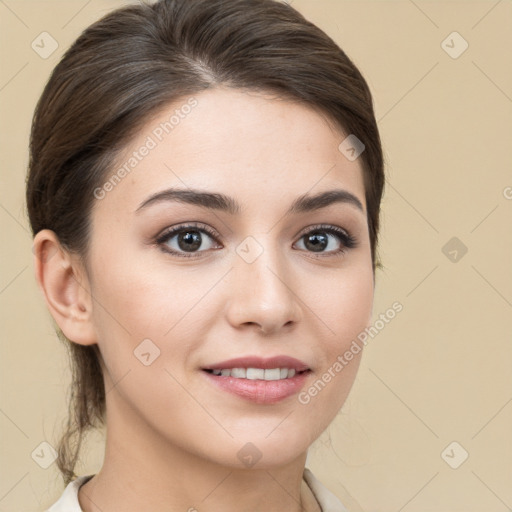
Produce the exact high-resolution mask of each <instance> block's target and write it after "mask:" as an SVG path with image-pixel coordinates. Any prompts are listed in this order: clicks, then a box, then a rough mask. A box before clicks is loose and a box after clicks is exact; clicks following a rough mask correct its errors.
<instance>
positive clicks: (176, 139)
mask: <svg viewBox="0 0 512 512" xmlns="http://www.w3.org/2000/svg"><path fill="white" fill-rule="evenodd" d="M346 136H347V134H345V133H343V132H342V131H341V129H337V128H336V127H335V125H334V123H333V122H332V121H330V120H328V119H327V118H326V116H325V115H322V114H321V113H320V112H319V111H317V110H315V109H313V108H312V107H309V106H306V105H304V104H303V103H299V102H298V101H293V100H289V99H284V98H280V97H277V96H276V95H273V94H269V93H257V92H252V91H251V92H248V91H241V90H236V89H226V88H218V89H212V90H208V91H204V92H201V93H199V94H196V95H192V96H187V97H183V98H181V99H180V100H178V101H176V102H174V103H173V104H172V105H168V106H166V107H165V108H163V109H161V110H160V111H159V112H158V113H157V114H156V115H154V116H153V118H152V119H151V120H149V121H148V122H146V123H145V124H144V126H142V127H141V128H140V130H139V132H138V134H137V136H136V137H135V138H134V139H133V140H132V141H131V143H130V144H129V145H128V146H127V148H126V150H125V151H124V152H123V153H122V154H121V155H120V157H119V158H118V159H117V161H116V164H115V166H114V167H113V168H112V169H111V170H109V172H108V173H107V175H106V176H105V180H104V185H107V186H106V187H104V188H105V190H106V189H108V190H106V194H104V198H103V199H102V201H99V203H101V205H99V204H98V205H97V207H99V208H102V207H106V206H107V205H108V206H110V207H113V208H116V209H121V210H123V209H124V210H129V211H130V212H134V211H135V210H136V208H137V207H138V206H139V205H140V203H141V202H142V201H143V200H144V199H145V198H147V197H148V196H149V195H151V194H154V193H155V192H157V191H158V190H163V189H166V188H171V187H173V188H176V187H179V188H194V189H199V188H201V189H210V190H215V191H224V192H226V193H227V194H229V195H230V196H235V197H237V198H238V202H239V203H242V204H251V203H254V204H258V203H259V204H260V205H261V204H262V203H267V202H273V203H274V204H276V205H279V204H281V205H282V206H285V205H284V204H283V202H284V201H286V202H291V201H292V200H293V199H295V198H296V197H297V196H298V195H303V194H304V193H306V192H308V191H311V192H312V193H317V192H320V191H322V190H326V189H329V188H331V189H332V188H344V189H346V190H348V191H349V192H351V193H353V194H354V195H357V196H358V197H359V199H360V201H361V203H362V204H363V206H365V201H364V183H363V175H362V165H361V161H360V159H359V158H358V159H356V160H354V161H351V160H349V159H347V158H346V156H345V155H344V154H343V152H342V151H340V149H339V146H340V143H341V142H342V141H343V140H344V139H345V138H346ZM288 197H289V198H290V201H288V199H287V198H288Z"/></svg>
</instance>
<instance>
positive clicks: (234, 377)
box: [88, 89, 373, 468]
mask: <svg viewBox="0 0 512 512" xmlns="http://www.w3.org/2000/svg"><path fill="white" fill-rule="evenodd" d="M173 115H174V117H171V116H173ZM166 123H167V124H166ZM347 135H348V134H343V133H342V132H341V131H339V130H337V129H335V128H333V126H332V125H330V124H329V123H328V122H327V121H326V119H325V118H324V117H323V116H322V115H320V114H319V113H317V112H316V111H314V110H312V109H309V108H308V107H305V106H303V105H300V104H298V103H296V102H291V101H288V100H283V99H277V98H276V97H274V96H270V95H264V94H257V93H255V92H252V93H248V92H242V91H239V90H232V89H231V90H227V89H214V90H209V91H206V92H202V93H200V94H197V95H195V96H194V97H193V98H184V99H183V101H181V102H178V103H176V104H173V105H172V106H170V107H169V108H166V109H165V110H163V111H161V112H160V113H159V114H158V115H157V116H155V117H154V119H152V120H151V121H150V122H149V123H147V125H145V126H144V127H143V128H142V129H141V131H140V132H139V134H138V136H137V138H136V139H135V140H134V141H133V142H132V143H131V144H130V147H128V148H127V149H126V152H125V154H124V155H122V156H121V157H120V159H119V161H118V165H117V166H116V167H115V168H114V169H112V172H111V173H109V174H108V175H107V177H106V180H105V185H104V186H103V187H102V188H101V189H97V190H96V191H95V195H96V198H97V199H95V204H94V209H93V212H92V231H91V239H90V250H89V253H88V262H89V268H90V275H89V286H90V290H91V293H92V296H93V297H94V303H93V315H92V319H91V321H92V323H93V325H94V332H95V335H96V342H97V343H98V345H99V348H100V351H101V353H102V355H103V358H104V362H105V365H106V373H105V378H106V382H107V384H106V387H107V391H108V392H107V395H106V400H107V415H108V417H109V421H110V422H111V424H112V425H116V429H117V433H118V435H120V436H126V440H127V441H126V442H129V438H130V435H141V432H144V436H145V437H146V438H151V439H153V440H155V443H160V445H161V446H165V445H169V446H171V445H172V446H178V447H179V448H180V449H183V450H185V451H186V452H188V453H192V454H194V455H196V456H199V457H201V458H203V459H208V460H210V461H211V462H215V463H220V464H223V465H228V466H233V467H240V466H242V465H243V464H247V459H244V457H243V456H244V455H245V454H249V455H253V456H255V457H256V458H258V457H261V459H260V460H259V462H258V465H259V466H258V467H261V468H265V467H272V466H275V465H278V464H284V463H287V462H290V461H292V460H294V459H295V458H297V457H298V456H299V455H301V454H304V453H305V452H306V451H307V449H308V447H309V445H310V444H311V443H312V442H313V441H314V440H315V439H316V438H317V437H318V436H319V435H320V434H321V433H322V431H323V430H325V429H326V428H327V426H328V425H329V423H330V422H331V421H332V420H333V418H334V417H335V415H336V414H337V413H338V411H339V409H340V407H341V406H342V404H343V402H344V401H345V399H346V397H347V395H348V393H349V391H350V388H351V386H352V383H353V380H354V378H355V375H356V372H357V368H358V365H359V360H360V357H361V351H360V350H359V351H358V352H356V351H355V350H353V351H352V358H351V359H350V360H347V358H346V357H344V354H345V353H346V352H347V351H348V350H349V349H350V347H351V344H352V342H353V341H354V340H356V338H357V335H358V334H359V333H360V332H361V331H363V330H364V328H365V327H366V326H367V325H368V324H369V322H370V317H371V310H372V301H373V272H372V261H371V250H370V240H369V235H368V225H367V220H366V203H365V195H364V185H363V174H362V167H361V163H360V159H357V160H355V161H350V160H348V159H347V158H346V157H345V156H344V155H343V154H342V153H341V152H340V150H339V149H338V146H339V144H340V143H341V141H342V140H343V139H344V138H345V137H346V136H347ZM143 148H146V149H143ZM123 166H124V167H123ZM123 168H124V172H123V171H121V170H120V169H123ZM114 174H115V177H114ZM109 180H110V181H109ZM330 191H331V192H333V193H332V194H331V195H330V196H323V198H324V200H323V202H322V201H321V200H317V201H309V199H311V198H313V197H316V196H320V195H322V194H324V193H326V192H330ZM205 194H206V195H205ZM213 194H215V195H213ZM299 199H300V200H301V201H299ZM298 201H299V202H298ZM292 205H293V206H294V207H293V208H292ZM353 346H354V345H353V344H352V347H353ZM287 357H288V358H290V359H287ZM235 358H253V359H246V360H242V361H235V362H233V361H230V360H232V359H235ZM271 358H280V359H275V360H272V359H271ZM291 358H293V359H291ZM342 361H343V362H342ZM336 362H338V364H336ZM232 368H241V370H240V369H239V370H232ZM246 368H252V369H250V370H246ZM276 368H279V369H280V370H276ZM221 369H222V370H223V371H221ZM265 369H266V370H267V371H266V372H265ZM286 369H288V370H286ZM214 370H215V371H214ZM292 370H295V375H293V373H294V372H293V371H292ZM303 370H305V371H303ZM299 372H301V373H299ZM218 373H221V374H220V375H217V374H218ZM244 375H245V378H243V376H244ZM326 375H327V376H326ZM285 376H286V377H285ZM267 378H268V379H271V380H266V379H267ZM276 379H278V380H276ZM114 385H115V388H113V386H114ZM112 388H113V390H111V389H112ZM130 431H131V434H130ZM136 433H137V434H136ZM247 443H252V445H249V444H247ZM244 450H245V451H244ZM246 452H247V453H246ZM253 458H254V457H253Z"/></svg>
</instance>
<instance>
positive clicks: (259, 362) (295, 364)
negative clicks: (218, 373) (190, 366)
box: [202, 355, 310, 372]
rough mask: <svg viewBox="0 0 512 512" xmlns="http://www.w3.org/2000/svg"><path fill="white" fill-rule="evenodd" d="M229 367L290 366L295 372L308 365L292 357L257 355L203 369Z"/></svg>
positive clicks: (304, 368) (230, 360)
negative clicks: (264, 356)
mask: <svg viewBox="0 0 512 512" xmlns="http://www.w3.org/2000/svg"><path fill="white" fill-rule="evenodd" d="M229 368H262V369H264V370H270V369H271V368H290V369H292V368H293V369H294V370H295V371H296V372H302V371H304V370H309V369H310V368H309V366H308V365H307V364H306V363H305V362H304V361H299V360H298V359H295V358H294V357H290V356H285V355H279V356H275V357H268V358H262V357H257V356H246V357H236V358H234V359H228V360H227V361H221V362H219V363H215V364H212V365H209V366H204V367H203V368H202V369H203V370H223V369H229Z"/></svg>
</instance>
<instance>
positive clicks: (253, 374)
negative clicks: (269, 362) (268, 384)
mask: <svg viewBox="0 0 512 512" xmlns="http://www.w3.org/2000/svg"><path fill="white" fill-rule="evenodd" d="M246 378H247V379H251V380H256V379H264V378H265V370H262V369H261V368H247V372H246Z"/></svg>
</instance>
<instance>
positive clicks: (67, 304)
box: [32, 229, 97, 345]
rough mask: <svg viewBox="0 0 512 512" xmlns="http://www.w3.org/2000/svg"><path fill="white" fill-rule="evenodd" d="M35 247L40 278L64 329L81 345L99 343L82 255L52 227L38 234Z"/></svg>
mask: <svg viewBox="0 0 512 512" xmlns="http://www.w3.org/2000/svg"><path fill="white" fill-rule="evenodd" d="M32 250H33V253H34V271H35V277H36V281H37V283H38V285H39V287H40V289H41V291H42V292H43V295H44V298H45V301H46V305H47V306H48V309H49V310H50V313H51V315H52V317H53V318H54V320H55V322H56V323H57V325H58V326H59V327H60V329H61V331H62V332H63V333H64V335H65V336H66V338H68V339H69V340H70V341H74V342H75V343H79V344H80V345H93V344H95V343H96V342H97V339H96V332H95V329H94V326H93V323H92V304H93V301H92V297H91V293H90V283H89V281H88V279H87V274H86V272H85V269H84V267H83V265H82V263H81V261H80V259H79V257H78V256H77V255H76V254H72V253H70V252H68V251H67V250H66V249H65V248H64V247H63V246H62V245H61V244H60V241H59V239H58V237H57V235H56V234H55V232H53V231H51V230H49V229H43V230H41V231H39V232H38V233H37V234H36V236H35V237H34V246H33V249H32Z"/></svg>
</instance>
